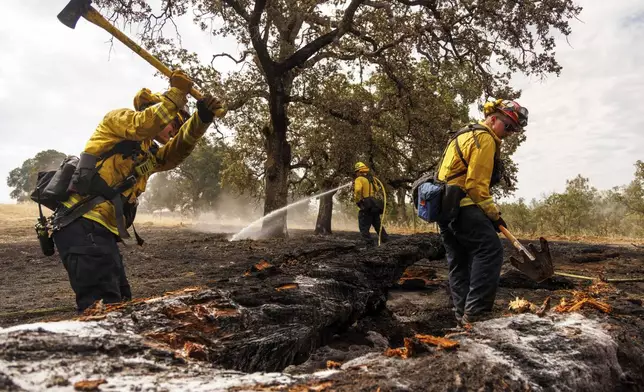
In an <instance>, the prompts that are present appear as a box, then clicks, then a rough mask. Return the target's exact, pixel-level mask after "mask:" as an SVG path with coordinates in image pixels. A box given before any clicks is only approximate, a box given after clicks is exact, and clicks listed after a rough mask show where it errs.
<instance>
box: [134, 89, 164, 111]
mask: <svg viewBox="0 0 644 392" xmlns="http://www.w3.org/2000/svg"><path fill="white" fill-rule="evenodd" d="M159 102H161V95H159V94H154V93H152V91H150V90H149V89H147V88H142V89H141V90H139V92H138V93H136V95H135V96H134V109H136V110H137V111H141V110H143V109H145V108H146V107H148V106H150V105H154V104H157V103H159Z"/></svg>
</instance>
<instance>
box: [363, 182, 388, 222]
mask: <svg viewBox="0 0 644 392" xmlns="http://www.w3.org/2000/svg"><path fill="white" fill-rule="evenodd" d="M365 177H366V178H367V180H368V181H369V193H370V194H371V189H372V187H373V189H377V187H376V181H378V182H380V180H378V179H377V178H375V177H374V176H373V175H372V174H370V173H368V174H367V175H366V176H365ZM373 194H374V195H373V196H369V197H365V198H363V199H362V200H360V202H359V203H358V205H359V206H360V209H361V210H363V211H366V212H369V213H373V214H378V215H382V214H383V213H384V212H385V202H384V200H383V199H382V198H380V197H378V196H376V192H373Z"/></svg>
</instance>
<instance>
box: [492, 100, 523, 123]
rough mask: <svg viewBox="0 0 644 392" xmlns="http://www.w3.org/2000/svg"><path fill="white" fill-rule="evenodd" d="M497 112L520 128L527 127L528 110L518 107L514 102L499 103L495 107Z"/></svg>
mask: <svg viewBox="0 0 644 392" xmlns="http://www.w3.org/2000/svg"><path fill="white" fill-rule="evenodd" d="M496 106H497V108H496V109H497V110H498V111H500V112H502V113H503V114H505V115H506V116H508V117H510V118H511V119H512V120H513V121H514V122H515V123H516V124H517V125H518V126H520V127H521V128H523V127H525V126H527V125H528V109H526V108H524V107H523V106H521V105H519V103H518V102H515V101H501V102H500V103H498V104H497V105H496Z"/></svg>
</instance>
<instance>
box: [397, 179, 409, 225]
mask: <svg viewBox="0 0 644 392" xmlns="http://www.w3.org/2000/svg"><path fill="white" fill-rule="evenodd" d="M396 193H397V195H396V196H397V199H398V221H399V222H401V223H407V205H406V201H405V196H407V191H406V190H405V188H398V190H397V191H396Z"/></svg>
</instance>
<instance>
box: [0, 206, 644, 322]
mask: <svg viewBox="0 0 644 392" xmlns="http://www.w3.org/2000/svg"><path fill="white" fill-rule="evenodd" d="M32 210H33V207H21V206H14V207H13V208H12V209H11V210H10V213H8V214H7V213H5V214H0V215H1V216H0V327H6V326H10V325H14V324H17V323H24V322H33V321H39V320H51V319H59V318H65V317H68V316H72V315H74V314H75V311H74V294H73V292H72V290H71V287H70V286H69V282H68V279H67V275H66V271H65V269H64V267H63V266H62V264H61V262H60V259H59V257H58V255H57V254H56V255H54V256H52V257H45V256H43V255H42V253H41V251H40V248H39V245H38V242H37V241H36V238H35V233H34V231H33V226H32V225H33V220H34V218H33V216H34V215H31V214H28V213H32V212H34V211H32ZM5 211H6V209H5ZM142 221H143V224H139V225H138V231H139V233H140V235H141V236H142V237H143V238H144V239H145V240H146V243H145V245H144V246H143V247H138V246H136V245H129V246H122V247H121V250H122V253H123V256H124V260H125V264H126V270H127V274H128V278H129V280H130V284H131V286H132V292H133V296H134V297H150V296H155V295H160V294H163V293H164V292H166V291H171V290H177V289H180V288H184V287H187V286H198V285H206V284H212V283H213V282H216V281H217V280H219V279H226V278H227V276H230V275H231V274H237V273H239V272H240V271H241V272H243V268H244V267H242V265H244V266H245V265H247V262H248V261H249V260H252V259H254V258H257V257H258V256H259V255H261V256H269V257H270V256H277V255H281V254H285V253H287V252H288V250H289V249H296V248H303V247H304V248H305V247H306V246H308V244H314V243H315V242H316V241H318V239H321V237H316V236H313V235H312V233H310V232H306V231H302V230H299V231H295V232H293V233H292V235H291V238H289V239H286V240H283V239H278V240H259V241H237V242H229V241H228V239H227V238H228V237H229V235H230V234H223V233H222V234H213V233H204V232H199V231H195V229H194V228H193V226H191V225H189V224H183V223H179V224H176V223H178V222H171V223H173V224H171V225H168V224H158V223H156V224H155V223H153V222H150V221H147V222H146V220H145V219H142ZM200 229H203V225H200ZM333 238H334V239H346V240H351V241H357V240H358V239H359V236H358V233H356V232H338V233H336V234H334V235H333ZM504 245H505V247H506V252H505V257H506V259H507V258H508V257H509V256H510V255H512V254H514V251H513V249H511V248H510V245H509V243H507V241H506V242H505V244H504ZM551 250H552V253H553V255H554V258H555V263H556V269H557V271H563V272H570V273H574V274H579V275H588V276H594V277H597V276H599V275H600V274H601V275H603V276H605V277H607V278H612V277H617V278H631V277H641V276H644V247H641V246H635V245H632V244H626V243H624V244H620V245H609V244H601V243H597V241H596V240H593V243H583V242H566V241H553V242H551ZM417 267H418V268H421V269H422V268H426V269H428V270H430V272H431V273H432V274H434V275H436V276H435V277H436V279H434V280H433V281H432V282H430V284H428V285H427V286H426V287H422V286H423V285H422V284H421V287H417V288H419V290H416V289H413V288H414V287H413V285H412V286H411V288H412V290H409V289H408V288H409V287H410V286H409V285H404V286H400V287H398V288H394V289H392V290H391V292H390V294H389V296H390V302H391V304H392V306H396V304H397V303H398V302H400V303H402V304H405V306H403V308H402V309H398V311H400V312H402V316H403V317H404V316H405V312H409V313H410V314H411V313H413V314H414V317H411V318H410V320H414V321H412V324H414V325H417V324H418V326H420V325H422V324H425V323H426V324H427V325H426V327H427V328H429V329H430V330H431V329H432V328H433V327H432V325H433V324H436V325H434V327H436V328H438V327H445V326H446V325H445V322H436V320H435V317H434V316H432V317H429V318H428V320H423V318H422V312H421V316H418V313H419V312H418V309H417V306H413V305H411V306H409V304H420V303H423V302H426V301H429V302H432V301H434V302H438V303H439V304H440V307H441V309H443V311H446V310H445V309H448V307H447V306H446V304H449V297H447V288H446V284H445V278H446V276H447V268H446V265H445V262H444V260H443V261H431V262H429V261H427V262H426V263H424V264H423V263H419V265H418V266H417ZM238 270H239V271H238ZM588 284H590V282H587V281H584V280H577V279H567V278H562V277H555V278H553V279H551V280H549V281H548V282H547V283H544V284H541V285H537V284H535V283H533V282H530V281H529V280H527V279H525V278H524V277H523V276H521V275H520V274H518V273H517V272H516V271H515V270H514V269H513V268H512V267H511V266H510V265H509V263H506V264H505V265H504V273H503V276H502V279H501V287H500V291H499V294H498V298H497V305H498V306H497V311H498V312H500V313H503V312H505V308H506V307H507V304H508V302H509V301H510V300H512V299H514V298H515V297H517V296H519V297H526V299H528V300H531V301H534V302H539V301H542V300H543V299H544V298H545V297H547V296H552V297H553V300H558V297H559V296H561V295H564V294H565V293H566V290H567V289H572V288H574V287H581V286H583V285H588ZM615 287H616V288H617V289H619V290H621V291H623V292H622V296H623V297H624V298H628V299H629V300H631V301H633V302H634V303H638V301H639V303H641V301H642V299H643V297H644V282H625V283H616V284H615ZM437 288H440V290H436V289H437ZM401 296H402V298H403V299H402V300H398V302H397V299H398V298H399V297H401ZM423 307H424V308H425V310H426V308H427V304H425V305H423ZM405 308H409V309H405ZM450 320H451V319H450ZM450 323H451V321H450V322H448V323H447V324H450ZM429 332H438V331H436V330H433V331H429Z"/></svg>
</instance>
